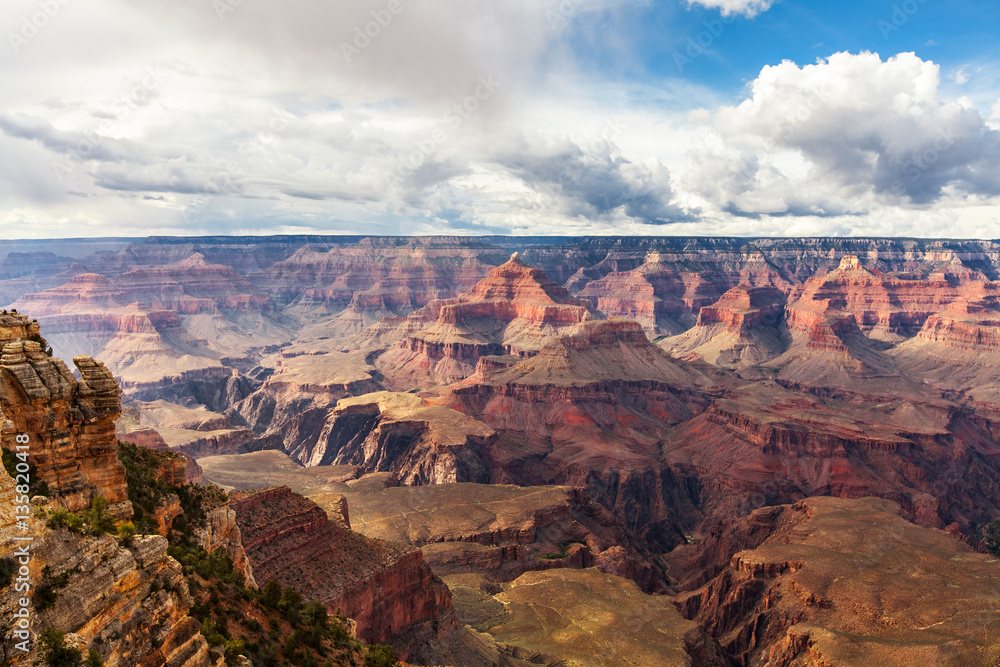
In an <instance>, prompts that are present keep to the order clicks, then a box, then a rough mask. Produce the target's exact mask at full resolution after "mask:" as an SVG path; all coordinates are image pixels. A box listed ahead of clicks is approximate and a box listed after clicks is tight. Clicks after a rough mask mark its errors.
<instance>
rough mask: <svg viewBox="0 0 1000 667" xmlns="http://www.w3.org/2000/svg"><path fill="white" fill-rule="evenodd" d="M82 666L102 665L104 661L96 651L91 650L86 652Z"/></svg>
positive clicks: (93, 666) (101, 666)
mask: <svg viewBox="0 0 1000 667" xmlns="http://www.w3.org/2000/svg"><path fill="white" fill-rule="evenodd" d="M84 667H104V662H103V661H102V660H101V656H100V654H98V653H97V651H94V650H91V651H90V652H89V653H87V661H86V662H85V663H84Z"/></svg>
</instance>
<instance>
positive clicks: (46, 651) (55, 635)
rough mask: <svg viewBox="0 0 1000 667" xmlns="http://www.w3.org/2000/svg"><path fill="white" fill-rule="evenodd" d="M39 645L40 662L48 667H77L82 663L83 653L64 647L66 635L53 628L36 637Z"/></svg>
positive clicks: (76, 649)
mask: <svg viewBox="0 0 1000 667" xmlns="http://www.w3.org/2000/svg"><path fill="white" fill-rule="evenodd" d="M38 642H39V644H41V648H42V650H41V655H42V660H44V661H45V664H46V665H48V666H49V667H79V666H80V665H81V664H82V663H83V653H82V652H81V651H80V649H78V648H72V647H70V646H66V635H65V633H63V632H60V631H59V630H56V629H55V628H49V629H48V630H46V631H45V632H43V633H42V634H40V635H39V636H38Z"/></svg>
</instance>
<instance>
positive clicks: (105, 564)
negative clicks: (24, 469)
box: [0, 469, 224, 667]
mask: <svg viewBox="0 0 1000 667" xmlns="http://www.w3.org/2000/svg"><path fill="white" fill-rule="evenodd" d="M14 496H15V494H14V481H13V480H12V479H11V478H10V477H9V476H8V475H7V473H6V471H4V470H2V469H0V503H2V505H0V507H2V509H0V558H6V557H11V556H13V555H14V552H15V549H17V548H19V547H22V546H23V545H24V544H25V543H24V542H19V541H17V540H16V537H32V538H33V539H34V541H33V542H31V543H30V545H29V548H30V553H31V556H30V563H29V566H28V567H29V570H30V575H29V579H30V582H31V586H32V588H31V592H32V597H33V598H34V603H33V631H34V632H35V633H36V634H37V633H40V632H41V631H42V630H43V629H45V628H49V627H53V628H56V629H58V630H61V631H63V632H66V633H72V634H70V635H68V636H69V637H72V638H74V641H75V642H76V643H77V644H79V645H81V646H82V647H83V648H85V649H93V650H95V651H96V652H97V653H98V654H99V655H100V657H101V659H102V660H103V661H104V664H105V665H107V667H131V666H133V665H140V664H141V665H148V666H149V667H157V666H163V667H165V666H166V665H171V667H223V665H224V662H223V661H222V660H221V658H216V657H212V656H210V654H209V646H208V643H207V642H206V641H205V638H204V637H203V636H202V635H201V633H200V631H199V624H198V622H197V621H195V620H194V619H192V618H190V617H188V616H187V612H188V610H189V609H190V606H191V598H190V596H189V595H188V590H187V582H186V580H185V578H184V577H183V576H182V573H181V567H180V565H179V564H178V563H177V562H176V561H175V560H173V559H172V558H170V557H169V556H168V555H167V541H166V539H165V538H163V537H159V536H154V537H144V538H136V539H135V541H134V543H133V544H132V545H130V546H128V547H126V546H123V545H122V544H120V543H119V541H118V540H117V539H115V538H113V537H110V536H106V535H105V536H103V537H84V536H80V535H76V534H74V533H71V532H69V531H68V530H65V529H60V530H51V529H49V528H46V527H45V525H44V522H43V521H40V520H38V519H36V518H34V517H32V518H31V519H30V520H29V530H28V532H25V531H23V530H21V529H20V528H18V527H17V526H16V525H15V524H14V515H13V512H12V510H13V508H14V507H15V505H16V503H15V502H14ZM56 582H57V583H56ZM42 584H47V585H48V586H49V589H50V591H51V593H50V594H49V597H50V598H53V599H50V600H49V601H48V602H46V603H44V604H43V603H42V602H40V601H41V599H42V598H41V597H39V586H40V585H42ZM21 595H23V593H18V592H16V591H15V588H14V586H9V587H7V588H5V589H4V590H3V591H2V592H0V613H2V614H3V616H4V617H5V618H13V617H14V610H15V609H16V605H17V598H19V597H21ZM9 649H10V647H8V653H7V655H8V656H9V657H12V658H14V664H27V662H25V660H24V656H23V654H20V653H15V652H13V651H11V650H9ZM37 650H38V649H37V646H36V647H35V653H37Z"/></svg>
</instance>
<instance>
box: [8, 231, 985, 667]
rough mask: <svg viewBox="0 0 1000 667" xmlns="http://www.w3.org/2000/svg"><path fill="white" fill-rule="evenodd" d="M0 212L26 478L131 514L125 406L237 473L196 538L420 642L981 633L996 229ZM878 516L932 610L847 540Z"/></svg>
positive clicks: (792, 640)
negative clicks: (393, 234) (429, 232)
mask: <svg viewBox="0 0 1000 667" xmlns="http://www.w3.org/2000/svg"><path fill="white" fill-rule="evenodd" d="M17 243H18V242H12V244H11V247H9V248H6V250H7V252H8V254H7V257H6V260H5V263H4V264H3V265H2V267H0V268H2V271H0V294H3V295H7V298H9V300H10V304H9V305H8V306H7V307H6V308H7V310H6V311H5V312H4V313H3V314H2V315H0V345H2V355H3V356H2V357H0V399H2V404H0V406H2V409H3V410H4V415H3V419H4V420H5V423H6V426H5V429H4V447H5V448H7V449H11V448H12V447H13V444H12V442H13V441H12V437H13V434H15V433H21V432H30V433H32V434H33V437H34V438H36V440H37V445H35V449H34V450H33V459H32V461H33V463H34V465H35V466H36V467H37V474H38V477H39V479H41V480H44V481H45V482H46V483H48V484H49V487H50V500H49V502H51V503H53V505H54V506H58V507H64V508H66V509H68V510H71V511H78V510H83V509H85V508H86V507H88V506H90V505H91V504H92V502H93V499H94V497H96V496H98V495H100V496H101V497H104V498H105V499H107V500H108V501H109V502H110V509H111V512H112V513H113V514H114V516H116V517H118V518H119V519H125V518H128V517H129V516H130V511H131V509H130V506H129V504H128V502H127V488H126V485H125V478H124V470H122V469H121V468H120V465H119V464H118V463H117V459H116V458H115V455H114V452H115V442H116V439H121V440H124V441H127V442H132V443H135V444H138V445H141V446H144V447H149V448H152V449H154V450H160V451H164V452H173V453H175V454H178V455H181V456H180V458H178V459H177V460H178V461H182V462H183V463H184V466H183V467H184V470H183V471H181V470H180V463H177V464H173V465H174V466H175V467H176V469H173V468H172V469H171V470H169V471H165V472H164V474H165V475H167V476H168V477H170V478H171V479H172V480H174V481H175V482H181V480H183V481H184V482H195V483H202V484H204V483H208V482H214V483H217V484H219V485H221V486H222V487H223V488H225V489H227V490H228V491H229V492H230V500H229V501H228V504H227V505H226V509H224V510H217V511H219V512H222V513H223V514H224V515H225V516H224V517H223V516H222V515H221V514H220V516H219V517H216V519H213V521H216V522H217V523H219V526H218V530H216V531H215V532H213V533H212V534H213V535H214V534H215V533H219V534H222V535H228V537H220V538H219V539H218V540H216V539H215V538H214V537H213V538H212V539H210V540H209V542H210V543H212V544H216V545H221V546H223V547H225V548H226V549H227V552H229V553H230V556H231V557H232V558H233V560H234V562H239V563H241V565H240V567H241V568H242V569H243V570H244V571H245V573H247V574H252V577H253V578H254V579H255V580H256V581H257V583H258V584H261V583H263V582H265V581H267V580H268V579H272V578H273V579H276V580H278V581H280V583H281V584H282V585H283V586H292V587H296V588H297V589H301V590H300V592H302V593H303V595H306V596H307V597H309V598H310V599H317V600H320V601H321V602H323V603H324V604H325V605H326V606H327V607H329V608H330V609H331V610H334V609H340V610H341V611H343V612H344V613H345V614H347V615H348V616H350V617H351V618H353V619H354V621H355V623H356V625H355V629H356V632H357V633H358V636H359V637H361V638H362V639H365V640H366V641H371V642H378V643H383V642H390V643H392V644H393V645H394V646H396V648H397V651H398V654H399V655H400V656H401V657H403V656H407V657H408V659H409V660H410V661H411V662H413V663H414V664H417V663H420V664H449V663H447V661H448V660H452V661H453V662H454V661H456V660H459V661H460V660H463V659H464V660H472V661H473V662H470V663H469V664H480V663H481V664H494V665H520V664H552V665H555V664H559V661H561V660H563V661H566V660H573V661H576V662H577V663H579V664H617V663H614V662H613V660H612V659H611V658H610V657H608V656H605V657H604V660H605V662H593V660H594V658H593V654H594V653H595V651H596V649H594V648H593V647H595V646H598V645H601V646H607V645H614V646H615V647H616V648H614V649H613V653H615V654H616V655H634V661H635V662H634V663H633V664H693V665H737V664H739V665H755V666H757V665H772V666H775V667H776V666H778V665H782V666H784V665H789V666H790V665H806V664H810V665H812V664H815V665H821V664H864V663H862V662H859V660H860V658H859V657H858V656H862V655H865V652H866V651H868V652H871V654H872V655H875V654H878V655H880V656H883V655H884V661H886V662H889V663H890V664H912V662H911V663H907V662H906V661H907V660H911V661H912V660H919V661H928V662H934V661H935V660H936V661H938V662H939V663H940V664H948V661H949V660H950V661H953V662H954V664H973V663H972V662H969V661H974V660H979V661H986V660H988V659H991V657H992V656H993V653H994V652H995V647H994V646H993V644H990V643H989V642H986V643H984V642H982V641H978V640H977V639H975V636H974V635H973V634H972V633H971V631H967V628H966V626H967V625H968V624H966V625H962V624H961V623H958V622H957V621H953V620H949V618H950V617H947V618H946V616H944V615H941V614H945V612H947V611H948V610H949V609H951V607H949V606H948V605H949V604H952V602H951V601H952V600H954V599H955V598H951V597H948V594H947V593H946V592H945V591H944V588H943V584H941V579H940V577H943V576H945V573H947V572H948V570H949V567H951V568H954V567H960V568H964V570H963V573H962V576H968V577H970V582H969V583H968V585H969V586H970V587H973V586H974V584H973V583H971V581H972V579H976V578H982V577H989V576H993V575H992V574H990V573H991V572H992V570H990V567H991V563H992V562H993V561H992V560H991V559H992V558H993V557H992V556H988V555H984V554H976V553H974V552H975V550H976V549H980V550H982V548H981V544H982V536H983V533H982V530H983V527H984V526H987V525H988V524H990V523H991V522H993V521H996V520H998V519H1000V500H998V498H1000V445H998V444H997V443H998V435H1000V384H998V383H1000V371H998V370H997V368H998V364H1000V335H998V333H997V332H998V331H1000V245H998V244H996V243H993V242H988V241H935V240H903V239H735V238H734V239H726V238H708V239H696V238H679V237H678V238H669V237H667V238H614V237H610V238H579V239H567V238H544V237H526V238H505V237H478V238H463V237H433V238H389V237H383V238H363V237H320V236H316V237H261V238H254V237H246V238H240V237H213V238H203V239H171V238H164V237H159V238H157V237H154V238H149V239H145V240H142V241H125V240H123V241H121V242H112V241H108V242H107V244H106V245H104V246H101V247H99V248H97V247H96V246H95V248H83V249H81V250H80V251H79V252H78V253H76V256H72V257H70V256H68V255H63V254H60V253H64V252H68V251H66V250H65V249H61V248H60V249H59V253H56V252H51V253H48V254H46V253H43V252H40V251H39V250H38V248H35V247H28V246H25V247H24V248H19V247H18V246H17ZM17 253H22V254H20V255H19V254H17ZM32 253H35V254H32ZM32 258H34V260H35V261H36V266H34V267H33V268H31V270H28V269H27V268H21V269H18V268H17V263H18V262H27V261H31V259H32ZM42 334H44V338H42ZM50 353H51V356H50ZM61 356H62V357H72V358H73V362H74V366H75V367H76V369H77V370H76V373H74V372H72V371H71V370H70V368H69V367H68V366H67V365H66V364H64V363H63V362H61V361H59V359H58V357H61ZM116 421H117V431H116V426H115V422H116ZM236 528H238V530H236ZM237 534H238V537H237V536H236V535H237ZM206 539H207V538H206ZM88 548H89V547H88ZM102 548H104V547H102ZM108 548H110V547H108ZM838 549H839V550H838ZM878 549H882V551H878ZM893 550H896V551H899V552H900V553H904V554H905V558H903V561H902V562H912V563H915V564H917V563H919V566H918V565H914V566H913V567H914V568H915V571H916V572H917V574H916V575H914V576H917V577H918V579H919V581H920V582H922V583H923V584H926V586H928V587H929V590H931V591H933V593H929V595H931V596H932V597H933V596H939V597H941V599H942V603H941V605H939V606H938V608H935V605H934V604H933V602H934V600H933V599H931V600H930V601H928V602H927V605H928V606H927V607H926V608H918V607H913V609H911V610H909V611H906V613H903V612H904V611H905V610H904V607H905V606H906V600H907V599H911V598H912V597H914V596H916V595H917V593H916V592H915V591H914V590H913V589H912V587H908V586H912V585H911V584H906V585H904V584H905V582H904V581H902V579H901V577H903V576H904V574H903V573H902V570H901V569H899V568H897V569H891V568H890V571H887V572H886V573H885V576H879V577H873V576H869V574H870V571H869V570H867V569H865V568H863V567H861V566H859V565H858V563H859V562H861V561H865V562H882V560H879V559H883V560H884V559H885V558H887V556H886V555H885V554H887V553H891V552H892V551H893ZM133 558H135V556H133ZM956 564H958V565H956ZM866 567H867V566H866ZM859 568H860V569H859ZM331 573H336V574H335V575H331ZM840 578H848V579H851V578H856V579H859V580H861V581H863V583H864V586H860V585H859V586H858V587H846V588H844V587H838V586H839V584H837V582H838V581H840ZM897 590H898V592H897ZM587 591H590V594H591V595H592V597H593V599H592V600H591V601H590V602H588V600H587ZM991 595H993V592H992V590H991V589H990V590H980V591H979V592H977V593H976V594H975V595H974V594H972V593H971V592H970V593H968V594H966V593H962V594H961V596H960V599H961V600H963V601H964V603H967V605H968V606H969V608H970V609H971V608H972V607H975V608H976V609H979V608H980V607H982V609H983V610H984V611H983V612H982V614H986V611H985V609H986V608H987V607H988V603H987V602H986V600H987V599H990V598H989V596H991ZM892 596H895V597H892ZM873 599H879V600H882V601H883V602H885V601H887V600H890V599H893V600H898V602H894V603H892V604H894V605H896V606H893V607H891V609H890V607H888V606H886V607H876V606H872V604H873V603H870V601H871V600H873ZM922 599H925V600H927V599H928V598H926V597H925V598H922ZM946 603H947V604H946ZM886 604H888V603H887V602H886ZM955 604H958V605H959V606H961V603H955ZM588 605H589V606H588ZM622 605H628V606H630V607H633V608H634V610H635V614H636V616H635V617H634V618H632V617H627V616H626V615H617V614H615V613H612V611H613V610H615V609H617V608H618V607H620V606H622ZM865 605H868V606H865ZM862 608H863V609H865V610H866V611H864V612H861V611H858V610H859V609H862ZM543 609H544V611H543ZM921 609H923V610H922V611H921ZM956 609H958V607H956ZM172 613H173V612H172ZM178 613H179V612H178ZM977 613H979V612H977ZM593 614H603V615H604V616H603V617H605V618H607V619H608V620H607V623H606V624H605V625H604V626H600V627H599V624H598V625H594V624H592V623H590V621H588V620H587V619H588V618H590V617H591V616H592V615H593ZM894 614H895V615H894ZM935 614H938V615H935ZM982 614H981V615H982ZM180 616H183V614H182V613H179V616H178V618H179V617H180ZM977 618H978V617H977ZM873 619H874V620H873ZM886 619H891V620H886ZM983 619H984V620H983V623H985V624H987V625H988V624H989V623H993V622H994V619H992V618H986V616H983ZM175 620H176V619H175ZM976 622H978V621H976ZM939 623H940V624H941V628H942V629H941V632H940V633H938V634H934V633H932V634H934V636H933V637H930V636H928V635H926V633H927V632H928V630H927V628H928V627H930V626H932V625H934V627H937V625H935V624H939ZM949 623H950V624H951V625H949ZM655 626H658V627H662V628H669V630H664V632H663V633H662V636H657V638H656V639H655V640H654V639H651V637H653V635H651V634H650V632H652V630H651V628H652V627H655ZM946 626H947V627H946ZM557 627H573V628H574V632H575V633H578V634H571V635H567V636H566V637H563V638H561V639H559V640H556V638H555V637H556V635H557V634H558V633H557V632H556V629H555V628H557ZM614 628H618V630H616V631H613V632H612V630H610V629H614ZM178 632H179V631H178ZM609 632H612V634H611V635H609V634H608V633H609ZM921 633H924V634H921ZM612 638H614V641H619V640H620V642H621V643H620V644H614V642H613V641H612ZM87 639H88V641H89V640H91V638H90V637H89V636H88V637H87ZM608 642H612V644H608ZM977 642H978V643H977ZM650 643H653V644H656V647H654V648H648V645H650ZM890 643H891V644H892V645H893V646H896V647H898V651H895V652H894V651H888V650H883V649H882V648H877V647H879V646H882V647H884V646H885V645H888V644H890ZM586 647H591V648H586ZM640 647H647V648H642V649H640ZM647 649H648V652H646V651H647ZM880 651H881V653H880ZM897 654H898V655H897ZM460 656H465V657H464V658H461V657H460ZM470 656H472V657H470ZM588 660H589V661H590V662H588ZM893 660H895V662H893ZM963 660H964V661H966V662H964V663H963V662H962V661H963ZM475 661H479V662H475ZM956 661H957V662H956ZM192 664H193V663H192ZM460 664H461V663H460ZM621 664H628V663H624V662H623V663H621ZM984 664H985V662H984Z"/></svg>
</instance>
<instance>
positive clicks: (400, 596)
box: [229, 487, 454, 654]
mask: <svg viewBox="0 0 1000 667" xmlns="http://www.w3.org/2000/svg"><path fill="white" fill-rule="evenodd" d="M229 506H230V507H231V508H232V509H233V510H234V511H235V513H236V524H237V525H238V526H239V529H240V534H241V540H242V544H243V547H244V549H245V551H246V557H247V561H248V562H249V564H250V566H251V567H252V569H253V575H254V578H255V580H256V581H257V583H258V584H262V583H263V582H266V581H267V580H269V579H274V580H276V581H278V582H279V583H281V584H282V586H288V587H292V588H294V589H296V590H297V591H299V592H300V593H301V594H302V595H303V596H304V597H306V598H307V599H313V600H318V601H320V602H322V603H323V604H324V605H326V607H327V608H328V609H329V610H330V611H331V612H334V613H342V614H344V615H346V616H348V617H350V618H352V619H354V620H355V622H356V623H357V634H358V636H359V637H361V638H362V639H364V640H365V641H368V642H372V643H386V642H390V641H394V640H395V642H396V644H397V646H398V647H399V648H400V649H401V650H402V651H403V653H404V654H406V653H407V652H408V651H409V650H411V649H412V648H413V647H412V646H407V644H406V638H408V637H416V636H420V637H425V638H426V637H431V638H444V637H445V636H446V635H447V634H448V633H450V632H451V631H452V630H453V628H454V625H453V624H454V619H453V615H452V606H451V595H450V594H449V593H448V589H447V587H446V586H445V585H444V584H443V583H442V582H441V580H440V579H438V578H437V577H436V576H434V574H432V573H431V571H430V569H429V568H428V567H427V565H426V564H425V563H424V562H423V556H422V554H421V552H420V550H419V549H416V548H413V547H405V546H402V545H395V544H390V543H387V542H381V541H378V540H371V539H368V538H365V537H362V536H361V535H359V534H357V533H354V532H352V531H350V530H349V529H347V528H345V527H343V525H341V523H340V522H333V521H330V520H329V519H328V518H327V516H326V513H325V512H324V511H323V510H322V509H320V507H319V506H318V505H316V504H315V503H313V502H311V501H309V500H307V499H305V498H303V497H301V496H298V495H296V494H293V493H292V492H291V491H290V490H289V489H288V488H287V487H276V488H272V489H267V490H264V491H258V492H240V493H234V494H232V496H231V497H230V502H229Z"/></svg>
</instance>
